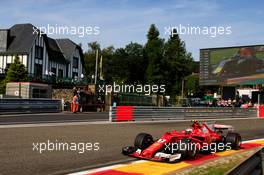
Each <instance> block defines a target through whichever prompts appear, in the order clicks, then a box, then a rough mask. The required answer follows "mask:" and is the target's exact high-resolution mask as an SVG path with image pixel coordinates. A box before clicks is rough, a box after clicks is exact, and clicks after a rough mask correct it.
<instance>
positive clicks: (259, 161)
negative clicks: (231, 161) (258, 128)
mask: <svg viewBox="0 0 264 175" xmlns="http://www.w3.org/2000/svg"><path fill="white" fill-rule="evenodd" d="M226 174H227V175H262V174H264V148H262V149H260V150H258V151H257V152H256V153H255V154H253V155H252V156H251V157H249V158H248V159H247V160H245V161H244V162H242V163H241V164H239V165H238V166H236V167H235V168H233V169H232V170H230V171H229V172H227V173H226Z"/></svg>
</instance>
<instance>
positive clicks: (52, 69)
mask: <svg viewBox="0 0 264 175" xmlns="http://www.w3.org/2000/svg"><path fill="white" fill-rule="evenodd" d="M51 72H52V75H53V76H56V75H57V69H56V68H55V67H52V68H51Z"/></svg>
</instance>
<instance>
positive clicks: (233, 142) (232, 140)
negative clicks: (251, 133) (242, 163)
mask: <svg viewBox="0 0 264 175" xmlns="http://www.w3.org/2000/svg"><path fill="white" fill-rule="evenodd" d="M241 140H242V139H241V136H240V134H238V133H228V134H227V135H226V139H225V142H226V144H229V145H230V146H231V148H232V149H235V150H236V149H239V148H240V145H241Z"/></svg>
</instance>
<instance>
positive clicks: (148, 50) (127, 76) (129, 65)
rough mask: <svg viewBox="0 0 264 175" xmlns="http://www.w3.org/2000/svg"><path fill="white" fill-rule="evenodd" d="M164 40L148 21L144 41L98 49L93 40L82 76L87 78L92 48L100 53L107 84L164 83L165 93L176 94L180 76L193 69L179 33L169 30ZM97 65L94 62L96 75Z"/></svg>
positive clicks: (94, 54) (86, 55) (92, 59)
mask: <svg viewBox="0 0 264 175" xmlns="http://www.w3.org/2000/svg"><path fill="white" fill-rule="evenodd" d="M172 33H174V35H171V36H170V37H169V39H168V40H165V39H162V38H160V36H159V31H158V29H157V28H156V26H155V25H154V24H152V25H151V26H150V28H149V31H148V33H147V42H146V44H145V45H141V44H138V43H133V42H131V43H129V44H128V45H126V46H125V47H124V48H118V49H115V48H114V47H113V46H110V47H107V48H104V49H101V48H100V45H99V44H98V43H97V42H93V43H89V44H88V47H89V50H88V51H87V52H86V53H85V63H86V64H85V69H86V77H87V78H88V79H89V80H90V81H91V77H92V75H94V72H95V71H94V70H95V57H96V50H98V52H99V59H98V65H100V57H101V55H102V57H103V63H102V69H103V70H102V72H103V78H104V80H105V82H106V83H107V84H111V83H113V82H116V83H126V84H155V85H161V84H164V85H165V88H166V93H165V94H166V95H178V94H180V92H181V82H182V80H183V79H184V78H185V77H186V76H188V75H190V74H191V73H192V72H193V71H194V67H196V66H195V62H194V61H193V58H192V56H191V54H190V53H189V52H187V51H186V49H185V43H184V42H183V41H182V40H181V39H180V37H179V35H177V34H175V33H176V31H174V32H172ZM99 72H100V66H98V75H99Z"/></svg>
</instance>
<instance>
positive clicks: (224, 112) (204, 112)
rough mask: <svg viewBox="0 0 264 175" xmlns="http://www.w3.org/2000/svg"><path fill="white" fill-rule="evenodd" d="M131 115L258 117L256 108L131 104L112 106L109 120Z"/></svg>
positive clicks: (139, 117) (136, 117) (147, 117)
mask: <svg viewBox="0 0 264 175" xmlns="http://www.w3.org/2000/svg"><path fill="white" fill-rule="evenodd" d="M125 115H131V116H130V119H131V120H185V119H186V120H187V119H196V118H201V119H207V118H208V119H210V118H219V119H221V118H248V117H257V110H256V109H253V108H252V109H242V108H232V107H222V108H221V107H155V106H131V108H128V109H126V108H125V109H120V108H119V107H118V106H117V107H110V111H109V120H110V121H119V120H118V117H121V118H122V117H124V118H125Z"/></svg>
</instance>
